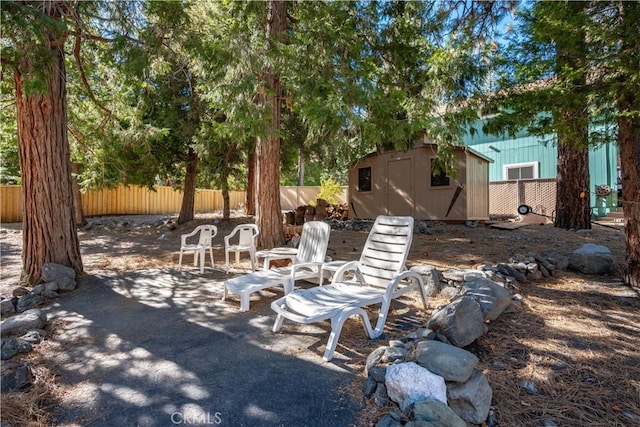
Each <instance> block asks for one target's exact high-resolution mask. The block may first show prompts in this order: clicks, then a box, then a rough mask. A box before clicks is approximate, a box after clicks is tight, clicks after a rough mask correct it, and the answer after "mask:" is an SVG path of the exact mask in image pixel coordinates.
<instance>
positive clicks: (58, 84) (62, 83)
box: [14, 5, 83, 285]
mask: <svg viewBox="0 0 640 427" xmlns="http://www.w3.org/2000/svg"><path fill="white" fill-rule="evenodd" d="M51 9H53V5H51ZM45 13H48V14H50V16H52V12H51V10H47V11H45ZM57 39H59V35H56V34H49V35H48V40H49V41H50V42H52V41H53V40H57ZM50 53H51V58H50V63H49V65H48V66H46V68H45V70H44V71H45V73H44V74H45V76H46V77H44V83H45V85H44V86H45V90H44V91H43V92H42V93H31V92H29V93H25V90H24V86H25V80H26V79H30V78H35V77H34V75H33V74H35V70H33V66H32V64H30V63H28V61H25V63H23V64H22V66H23V67H22V70H26V73H27V74H21V73H20V70H16V72H15V73H14V76H15V77H14V82H15V89H16V112H17V125H18V126H17V128H18V145H19V151H20V167H21V169H22V200H23V204H22V211H23V221H22V231H23V233H22V234H23V248H22V265H23V271H22V275H23V277H22V281H24V282H26V283H28V284H29V285H35V284H37V283H38V282H39V281H40V279H41V275H42V265H43V264H44V263H47V262H53V263H56V264H61V265H65V266H68V267H71V268H73V269H74V270H75V271H76V273H78V274H80V273H82V272H83V267H82V258H81V256H80V244H79V241H78V234H77V231H76V221H75V218H74V199H73V190H72V185H71V168H70V158H69V140H68V139H67V98H66V70H65V62H64V50H63V46H62V43H60V42H58V43H50ZM38 71H42V70H38Z"/></svg>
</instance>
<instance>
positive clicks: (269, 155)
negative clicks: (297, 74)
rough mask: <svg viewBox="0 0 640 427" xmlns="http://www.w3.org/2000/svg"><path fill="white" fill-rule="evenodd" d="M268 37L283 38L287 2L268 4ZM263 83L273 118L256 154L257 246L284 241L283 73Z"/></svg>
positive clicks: (268, 76)
mask: <svg viewBox="0 0 640 427" xmlns="http://www.w3.org/2000/svg"><path fill="white" fill-rule="evenodd" d="M267 8H268V13H267V36H268V38H269V40H270V41H271V43H279V42H280V41H281V40H282V38H283V37H284V33H285V30H286V19H287V3H286V2H285V1H274V0H271V1H269V2H268V4H267ZM263 79H264V81H263V83H264V84H265V85H266V86H267V88H268V90H267V93H268V94H269V98H268V102H269V107H270V108H269V110H270V113H271V115H270V118H269V119H268V122H266V123H265V124H266V136H263V137H260V138H258V140H257V144H256V156H257V170H256V173H257V177H258V179H257V181H256V184H257V186H256V188H257V214H256V223H257V224H258V227H259V228H260V235H259V236H258V246H259V247H260V248H273V247H276V246H281V245H282V244H283V243H284V229H283V224H282V209H281V205H280V136H279V135H278V133H279V131H280V112H281V102H282V86H281V82H280V76H279V75H278V74H277V73H275V72H273V70H272V69H266V70H265V71H264V73H263Z"/></svg>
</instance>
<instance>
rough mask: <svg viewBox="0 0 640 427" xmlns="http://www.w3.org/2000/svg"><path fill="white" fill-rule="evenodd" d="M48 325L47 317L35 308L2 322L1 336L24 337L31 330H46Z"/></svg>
mask: <svg viewBox="0 0 640 427" xmlns="http://www.w3.org/2000/svg"><path fill="white" fill-rule="evenodd" d="M46 324H47V315H46V314H44V313H43V312H42V311H41V310H38V309H35V308H34V309H32V310H27V311H25V312H24V313H21V314H16V315H15V316H12V317H9V318H8V319H5V320H3V321H2V322H0V334H1V335H2V336H7V335H23V334H25V333H27V332H28V331H29V330H31V329H44V326H45V325H46Z"/></svg>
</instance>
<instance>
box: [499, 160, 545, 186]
mask: <svg viewBox="0 0 640 427" xmlns="http://www.w3.org/2000/svg"><path fill="white" fill-rule="evenodd" d="M531 166H533V178H528V179H538V178H539V176H540V174H539V169H540V168H539V163H538V162H525V163H509V164H505V165H502V179H503V180H505V181H516V180H514V179H509V175H508V171H509V169H517V168H523V167H531Z"/></svg>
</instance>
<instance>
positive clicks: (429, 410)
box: [409, 399, 467, 427]
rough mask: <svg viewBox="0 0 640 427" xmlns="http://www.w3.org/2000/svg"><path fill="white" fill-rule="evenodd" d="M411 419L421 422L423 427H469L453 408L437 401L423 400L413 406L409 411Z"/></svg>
mask: <svg viewBox="0 0 640 427" xmlns="http://www.w3.org/2000/svg"><path fill="white" fill-rule="evenodd" d="M409 418H411V419H412V420H415V421H421V422H422V423H421V424H419V425H421V426H423V425H426V426H429V427H467V423H465V422H464V420H463V419H462V418H460V417H459V416H458V415H457V414H456V413H455V412H454V411H453V410H452V409H451V408H449V407H448V406H447V405H446V404H445V403H442V402H441V401H439V400H436V399H426V400H421V401H419V402H416V403H415V404H413V406H412V407H411V408H410V410H409Z"/></svg>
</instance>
